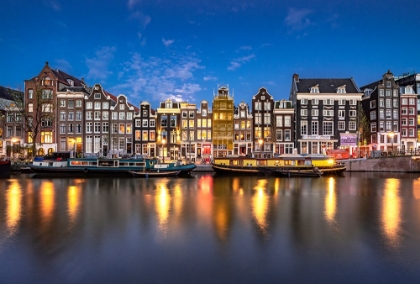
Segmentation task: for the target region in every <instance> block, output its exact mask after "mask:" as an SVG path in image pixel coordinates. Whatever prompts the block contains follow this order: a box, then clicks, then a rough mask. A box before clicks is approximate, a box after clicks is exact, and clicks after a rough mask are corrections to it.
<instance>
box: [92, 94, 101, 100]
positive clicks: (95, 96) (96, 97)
mask: <svg viewBox="0 0 420 284" xmlns="http://www.w3.org/2000/svg"><path fill="white" fill-rule="evenodd" d="M93 98H94V99H96V100H98V99H100V98H101V93H94V94H93Z"/></svg>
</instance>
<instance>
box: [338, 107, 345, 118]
mask: <svg viewBox="0 0 420 284" xmlns="http://www.w3.org/2000/svg"><path fill="white" fill-rule="evenodd" d="M345 116H346V111H345V110H341V109H340V110H338V118H340V119H344V117H345Z"/></svg>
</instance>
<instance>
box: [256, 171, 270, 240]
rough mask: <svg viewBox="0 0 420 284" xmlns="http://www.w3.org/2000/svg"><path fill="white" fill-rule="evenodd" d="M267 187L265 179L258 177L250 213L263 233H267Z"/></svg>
mask: <svg viewBox="0 0 420 284" xmlns="http://www.w3.org/2000/svg"><path fill="white" fill-rule="evenodd" d="M266 188H267V180H266V179H260V180H258V182H257V185H256V186H255V187H254V190H255V192H254V195H253V196H252V215H253V216H254V219H255V221H256V222H257V225H258V227H259V228H260V230H261V232H262V233H263V235H267V234H268V232H267V230H268V224H267V212H268V200H269V198H268V196H267V194H266V192H265V190H266Z"/></svg>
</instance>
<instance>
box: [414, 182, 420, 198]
mask: <svg viewBox="0 0 420 284" xmlns="http://www.w3.org/2000/svg"><path fill="white" fill-rule="evenodd" d="M413 196H414V198H415V199H416V200H419V199H420V180H414V182H413Z"/></svg>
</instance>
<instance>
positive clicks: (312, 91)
mask: <svg viewBox="0 0 420 284" xmlns="http://www.w3.org/2000/svg"><path fill="white" fill-rule="evenodd" d="M311 94H319V85H318V84H317V85H315V86H313V87H311Z"/></svg>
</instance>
